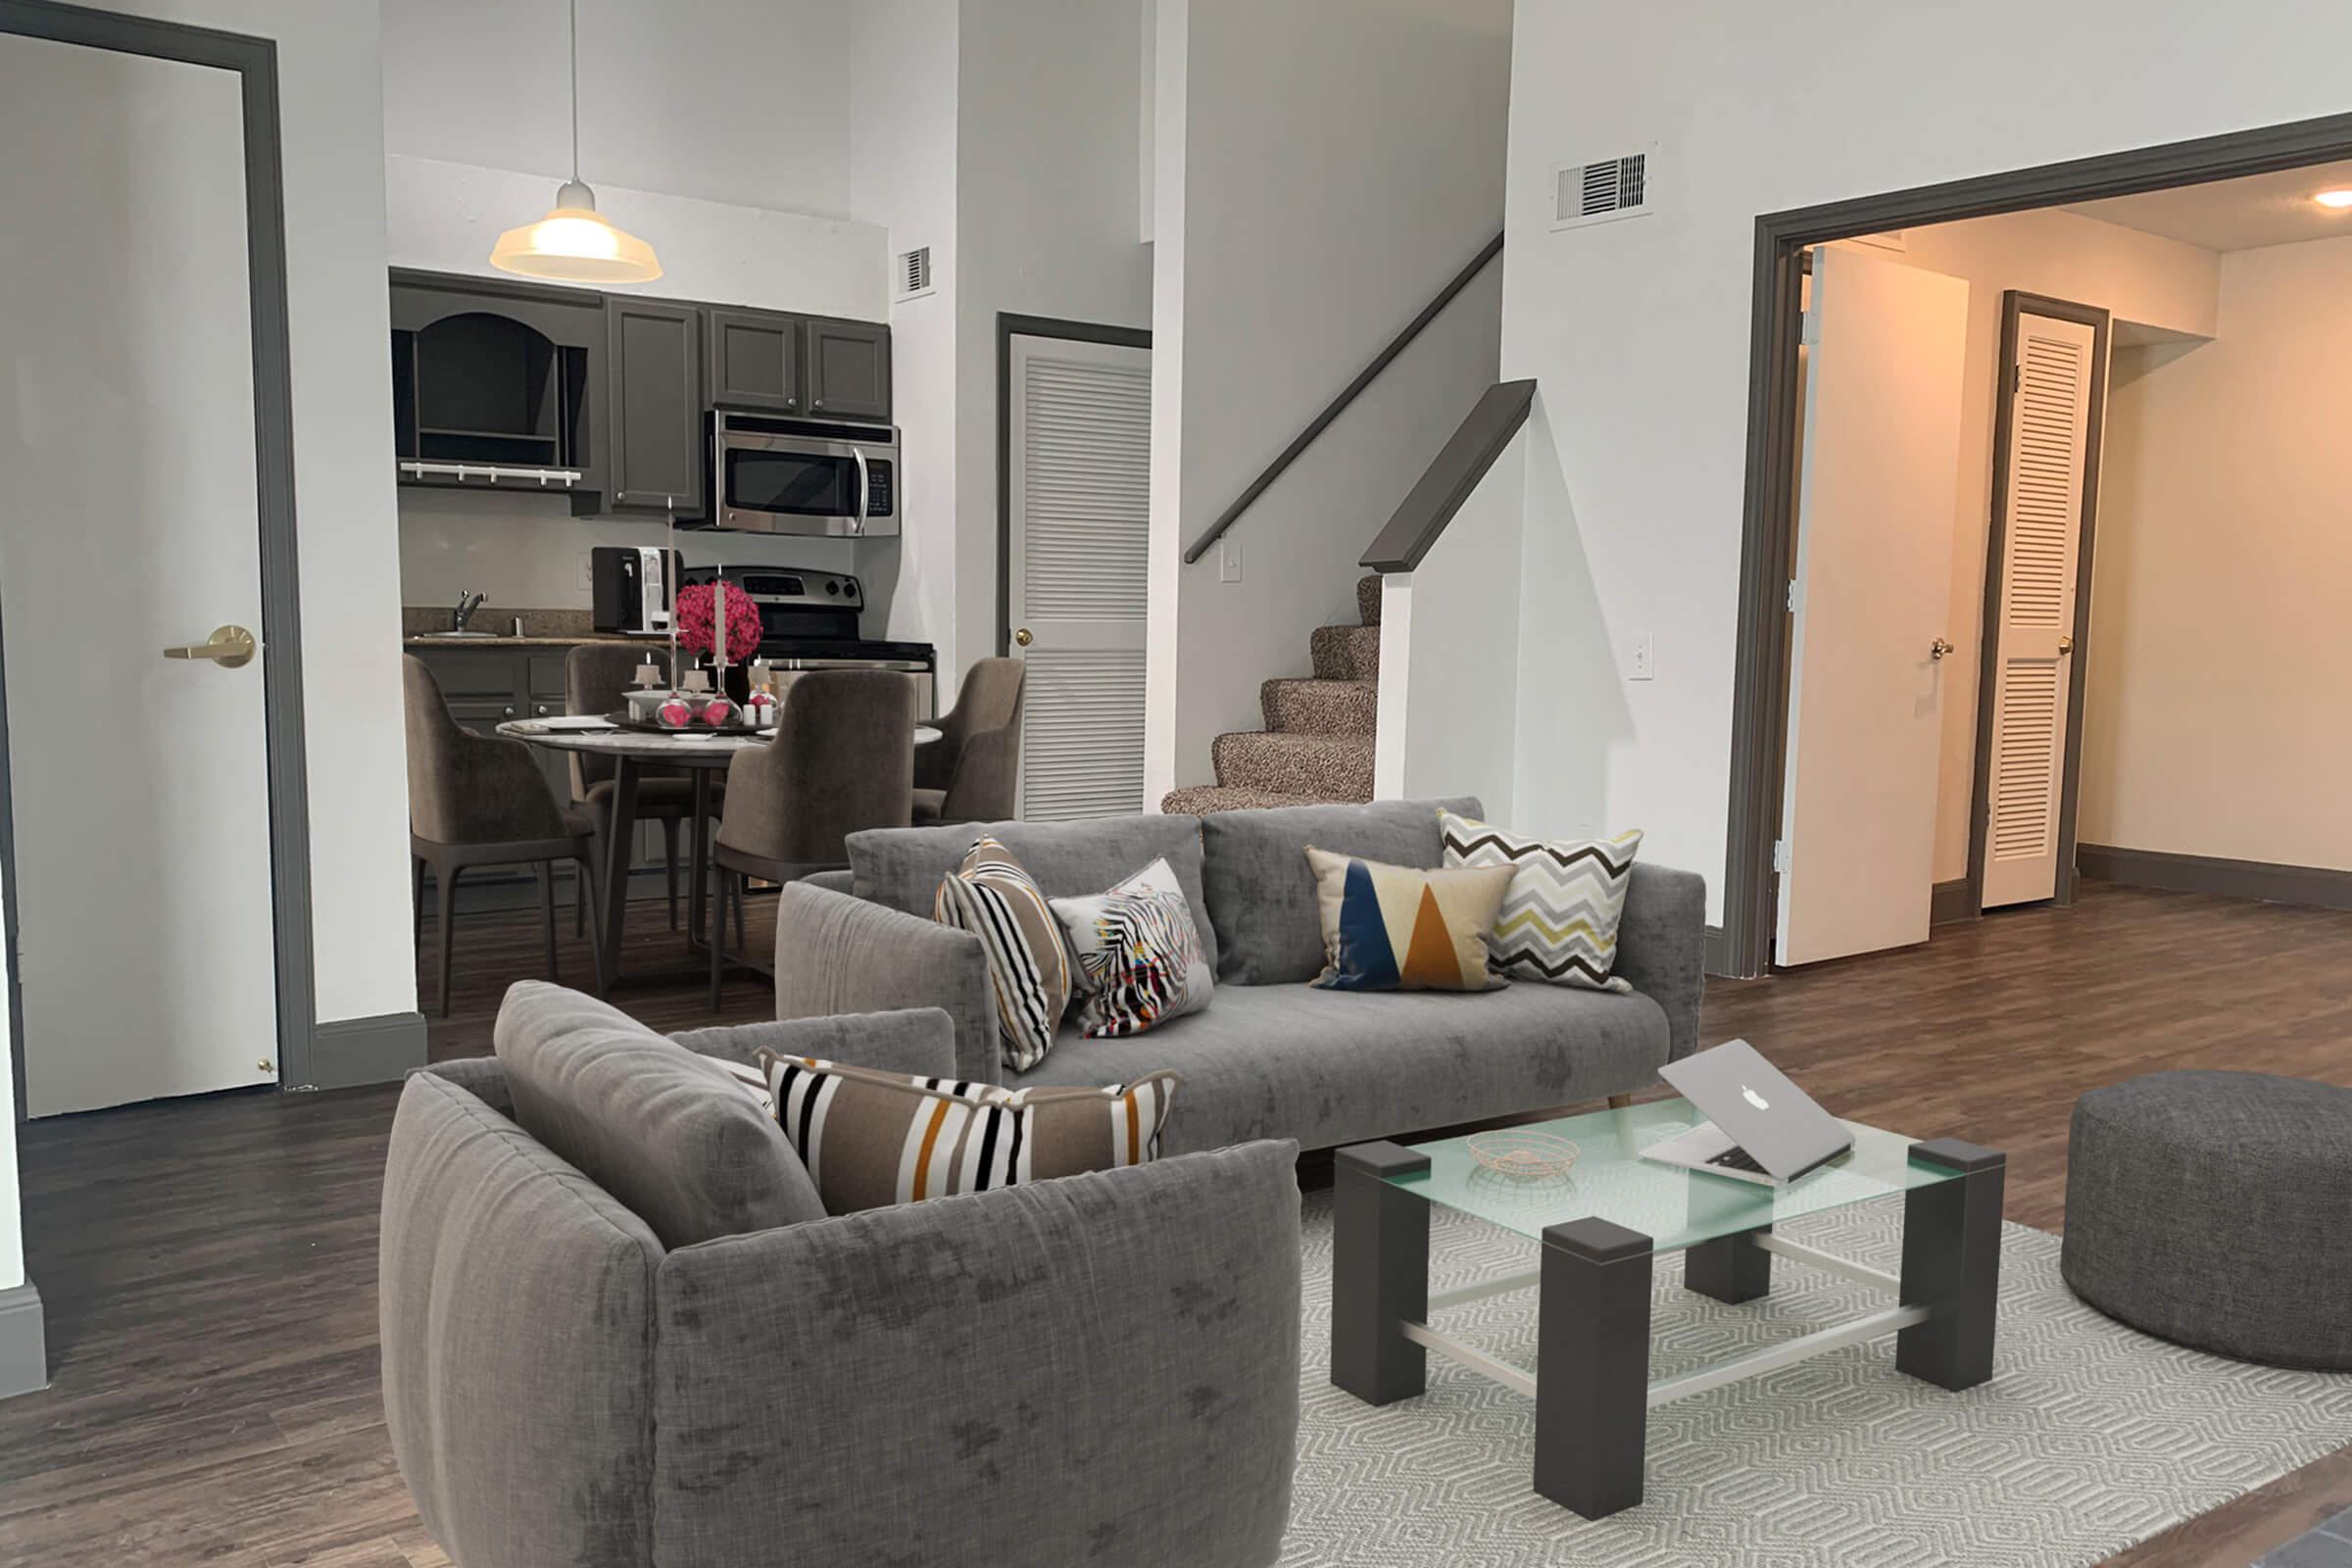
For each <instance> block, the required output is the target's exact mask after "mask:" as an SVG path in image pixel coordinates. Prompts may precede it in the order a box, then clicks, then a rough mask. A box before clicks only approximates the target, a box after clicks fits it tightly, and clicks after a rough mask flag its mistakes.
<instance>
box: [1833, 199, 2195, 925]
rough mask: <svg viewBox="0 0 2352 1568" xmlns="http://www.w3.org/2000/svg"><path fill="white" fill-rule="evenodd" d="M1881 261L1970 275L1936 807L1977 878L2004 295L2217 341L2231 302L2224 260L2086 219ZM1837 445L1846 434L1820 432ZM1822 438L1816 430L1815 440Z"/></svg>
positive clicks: (1962, 230)
mask: <svg viewBox="0 0 2352 1568" xmlns="http://www.w3.org/2000/svg"><path fill="white" fill-rule="evenodd" d="M1857 249H1859V250H1860V251H1861V252H1862V253H1863V254H1866V255H1869V256H1871V257H1874V258H1876V259H1878V260H1880V261H1887V262H1898V263H1901V264H1902V265H1904V266H1907V267H1917V268H1923V269H1925V270H1929V271H1932V272H1942V273H1944V274H1945V275H1947V276H1951V277H1958V278H1964V279H1966V280H1967V282H1968V285H1969V290H1968V340H1967V348H1966V361H1965V369H1964V371H1963V381H1962V385H1963V388H1964V391H1963V395H1962V400H1961V404H1960V476H1959V486H1958V490H1957V492H1956V494H1955V495H1954V497H1953V505H1952V592H1951V603H1950V608H1949V609H1948V611H1947V612H1946V618H1945V621H1944V624H1943V627H1942V628H1941V630H1940V632H1939V635H1941V636H1944V637H1948V638H1949V639H1951V641H1952V642H1953V643H1954V644H1956V645H1957V646H1958V648H1959V650H1960V651H1959V653H1958V654H1956V655H1954V656H1953V657H1951V658H1949V659H1946V660H1945V661H1944V662H1943V669H1944V688H1943V746H1942V757H1941V765H1940V767H1939V769H1938V777H1937V789H1936V871H1935V876H1936V881H1938V882H1948V881H1956V880H1958V879H1960V878H1962V877H1965V876H1966V875H1968V819H1969V813H1970V810H1971V808H1972V805H1973V803H1974V800H1975V790H1976V771H1975V769H1976V749H1977V674H1978V668H1979V666H1978V663H1977V661H1978V659H1979V658H1980V657H1981V655H1982V651H1983V642H1982V639H1983V635H1984V619H1985V527H1986V524H1987V523H1988V521H1989V520H1990V517H1991V515H1992V426H1993V418H1994V415H1995V411H1996V407H1997V401H1996V400H1997V393H1998V391H1999V379H2000V377H1999V370H1998V366H1999V362H2000V352H2001V295H2002V294H2003V292H2005V291H2006V290H2009V289H2020V290H2023V291H2025V292H2027V293H2030V294H2041V295H2046V296H2048V297H2050V298H2052V299H2061V300H2071V301H2074V302H2075V303H2077V304H2081V305H2101V306H2105V307H2106V308H2107V309H2108V310H2109V311H2111V312H2112V313H2114V316H2115V319H2117V320H2118V321H2130V322H2136V323H2138V324H2139V325H2142V326H2151V327H2156V328H2158V329H2160V330H2163V331H2166V332H2173V333H2185V334H2190V335H2193V336H2196V337H2211V336H2212V335H2213V330H2214V314H2215V311H2216V309H2217V307H2218V305H2219V302H2220V298H2221V258H2220V257H2219V256H2217V255H2215V254H2214V253H2213V252H2212V251H2208V250H2202V249H2199V248H2198V247H2197V246H2194V245H2184V244H2182V243H2180V241H2179V240H2172V239H2165V238H2162V237H2161V236H2158V235H2155V234H2146V233H2142V232H2141V231H2140V230H2138V229H2135V228H2125V227H2122V226H2121V225H2119V224H2116V223H2108V222H2102V221H2099V220H2097V219H2095V218H2084V217H2082V216H2080V215H2078V214H2075V213H2068V212H2060V211H2055V210H2052V211H2044V212H2034V213H2008V214H2003V215H2002V216H2000V217H1997V218H1976V219H1970V220H1968V221H1965V222H1959V223H1937V224H1933V225H1931V226H1928V227H1924V228H1914V229H1911V230H1909V231H1908V232H1907V233H1906V234H1905V235H1904V249H1902V250H1900V251H1890V250H1887V249H1884V248H1880V247H1875V246H1858V247H1857ZM1820 433H1821V434H1822V435H1823V436H1824V437H1827V438H1832V439H1834V438H1835V432H1834V431H1823V432H1820ZM1813 435H1814V432H1811V431H1808V432H1806V436H1807V439H1812V438H1813Z"/></svg>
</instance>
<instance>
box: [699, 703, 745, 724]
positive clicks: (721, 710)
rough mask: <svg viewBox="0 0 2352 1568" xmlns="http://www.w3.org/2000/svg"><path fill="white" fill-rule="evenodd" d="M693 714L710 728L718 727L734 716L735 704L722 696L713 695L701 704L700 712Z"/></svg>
mask: <svg viewBox="0 0 2352 1568" xmlns="http://www.w3.org/2000/svg"><path fill="white" fill-rule="evenodd" d="M695 716H696V717H698V718H700V719H701V720H702V721H703V722H704V723H706V724H708V725H710V726H711V728H712V729H719V728H722V727H724V726H725V724H726V722H727V720H729V719H731V718H733V717H734V716H735V705H734V704H733V703H730V702H728V701H727V700H726V699H725V698H724V697H713V698H711V701H709V702H707V703H705V704H704V705H703V711H702V712H700V713H698V714H697V715H695Z"/></svg>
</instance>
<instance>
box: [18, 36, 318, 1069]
mask: <svg viewBox="0 0 2352 1568" xmlns="http://www.w3.org/2000/svg"><path fill="white" fill-rule="evenodd" d="M0 33H13V34H17V35H19V36H23V37H27V38H42V39H47V40H50V41H52V42H56V43H70V44H78V45H81V46H83V47H86V48H91V49H110V50H114V51H116V52H117V53H121V54H133V55H144V56H148V57H150V58H153V59H158V60H176V61H179V62H181V63H183V64H186V65H192V66H211V67H214V68H217V69H219V70H222V71H233V72H235V73H237V76H238V80H239V83H240V86H241V90H242V95H243V107H244V117H245V250H246V272H247V277H248V282H249V284H250V287H251V290H252V295H253V306H252V323H253V328H252V329H253V440H254V458H255V477H256V479H257V481H258V484H259V495H260V513H261V517H260V521H261V528H260V538H259V541H258V543H259V549H260V560H261V580H262V643H263V646H264V647H265V648H266V649H267V650H268V652H269V657H268V658H267V659H265V660H264V661H263V665H262V673H263V694H262V699H263V708H264V711H265V714H266V718H267V723H268V728H269V759H268V764H267V765H268V771H269V780H270V884H271V886H270V892H271V904H272V907H273V909H274V915H273V925H274V933H273V935H274V947H275V953H276V966H277V1052H276V1054H277V1073H278V1083H279V1085H280V1087H284V1088H302V1087H307V1086H308V1085H310V1083H311V1082H312V1077H311V1074H312V1034H313V1029H314V1025H315V1022H316V1005H317V1001H316V998H317V993H316V987H315V983H314V976H313V972H312V967H311V840H310V788H309V781H308V773H307V771H306V753H305V746H304V738H303V720H302V607H301V595H300V574H299V570H298V558H297V555H296V551H295V526H294V393H293V371H292V360H291V349H290V347H289V340H288V334H287V327H286V221H285V181H284V173H283V170H282V168H281V162H280V158H279V134H278V102H277V45H276V44H275V43H274V42H273V41H271V40H270V39H268V38H249V37H246V36H244V35H242V34H239V33H233V32H221V31H218V30H216V29H214V28H211V27H194V26H189V25H185V24H183V23H176V22H156V21H152V20H150V19H148V18H145V17H130V16H123V15H122V14H120V13H118V12H112V11H92V10H88V9H86V8H84V7H81V6H68V5H56V4H52V3H50V0H0ZM6 742H7V731H6V729H5V711H0V750H5V747H6ZM5 782H6V778H5V774H0V787H4V786H5ZM11 823H12V817H11V815H10V806H9V799H8V797H7V796H6V795H5V794H4V793H0V862H4V863H5V864H6V865H7V867H8V875H9V877H10V884H11V885H10V895H11V896H10V899H9V912H10V915H11V917H12V918H14V916H15V915H16V912H17V904H16V899H15V897H14V893H15V888H14V877H15V870H14V866H15V856H14V853H13V851H14V846H15V839H14V834H13V828H12V826H11ZM8 971H9V1005H10V1008H11V1013H10V1022H11V1024H12V1026H14V1025H21V1023H22V1015H21V1012H20V1011H19V1010H18V1009H19V1008H20V1005H21V1004H20V1000H19V992H18V980H17V960H16V945H15V943H14V942H13V941H12V942H11V943H10V944H9V950H8ZM12 1038H14V1039H22V1035H21V1034H18V1035H13V1036H12ZM14 1054H18V1055H21V1054H22V1053H21V1052H19V1053H14ZM17 1066H18V1071H19V1074H20V1078H19V1085H18V1088H19V1099H18V1108H19V1112H20V1114H22V1111H23V1107H24V1100H23V1082H22V1071H23V1064H22V1062H21V1061H20V1062H19V1063H18V1064H17Z"/></svg>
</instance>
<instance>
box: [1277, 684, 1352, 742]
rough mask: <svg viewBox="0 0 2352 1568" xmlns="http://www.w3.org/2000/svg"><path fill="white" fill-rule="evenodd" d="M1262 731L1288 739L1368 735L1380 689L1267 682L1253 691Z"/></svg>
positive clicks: (1341, 685) (1344, 685) (1349, 685)
mask: <svg viewBox="0 0 2352 1568" xmlns="http://www.w3.org/2000/svg"><path fill="white" fill-rule="evenodd" d="M1257 706H1258V709H1259V711H1262V712H1263V713H1264V714H1265V715H1266V728H1268V729H1270V730H1275V731H1278V732H1280V733H1284V734H1292V735H1369V734H1371V733H1372V729H1373V721H1374V719H1375V718H1376V717H1377V716H1378V714H1379V711H1380V688H1379V687H1378V686H1375V685H1374V684H1372V682H1370V681H1368V680H1270V681H1267V682H1266V683H1265V684H1264V685H1263V686H1260V687H1259V688H1258V689H1257Z"/></svg>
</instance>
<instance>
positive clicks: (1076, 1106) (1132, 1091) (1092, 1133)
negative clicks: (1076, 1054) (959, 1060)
mask: <svg viewBox="0 0 2352 1568" xmlns="http://www.w3.org/2000/svg"><path fill="white" fill-rule="evenodd" d="M760 1071H761V1072H763V1073H765V1074H766V1075H767V1084H768V1092H769V1095H770V1097H771V1099H772V1100H773V1102H774V1103H775V1106H776V1120H777V1121H778V1122H779V1123H780V1124H781V1125H782V1127H783V1129H784V1134H785V1136H786V1137H787V1138H789V1139H791V1140H792V1144H793V1147H794V1148H795V1149H797V1150H799V1151H800V1152H801V1153H802V1155H803V1157H804V1158H805V1159H806V1160H807V1162H808V1169H809V1176H810V1178H811V1179H812V1180H813V1181H814V1182H815V1183H816V1190H817V1192H818V1193H819V1194H820V1195H822V1197H823V1199H824V1203H825V1207H826V1209H827V1210H829V1211H830V1212H832V1213H835V1214H850V1213H855V1212H857V1211H858V1210H859V1209H864V1208H887V1207H889V1206H891V1205H892V1204H894V1203H915V1202H920V1201H923V1200H924V1199H927V1198H954V1197H956V1196H958V1195H960V1194H964V1193H981V1192H988V1191H990V1190H992V1189H995V1188H1000V1187H1017V1186H1019V1185H1021V1184H1022V1183H1024V1182H1033V1181H1046V1180H1049V1179H1051V1178H1053V1177H1056V1176H1076V1175H1079V1174H1081V1173H1082V1172H1085V1171H1091V1170H1112V1169H1116V1168H1117V1167H1119V1166H1122V1165H1143V1164H1149V1163H1150V1162H1151V1161H1152V1159H1154V1158H1156V1157H1157V1156H1158V1153H1159V1131H1160V1128H1161V1126H1162V1125H1163V1124H1165V1122H1166V1121H1167V1118H1168V1103H1169V1100H1170V1097H1172V1096H1173V1095H1174V1094H1175V1092H1176V1083H1177V1079H1176V1075H1175V1074H1173V1073H1165V1072H1162V1073H1149V1074H1146V1075H1144V1076H1143V1077H1142V1078H1140V1079H1138V1080H1137V1081H1136V1082H1134V1083H1128V1084H1112V1085H1110V1086H1109V1087H1107V1088H1103V1089H1095V1088H1075V1087H1073V1088H1061V1087H1056V1086H1038V1087H1035V1088H1030V1089H1023V1090H1012V1089H1005V1088H1001V1087H1000V1086H998V1085H996V1084H975V1083H971V1082H969V1081H960V1080H956V1079H948V1078H920V1077H915V1078H910V1077H905V1076H902V1075H900V1074H898V1073H887V1072H872V1071H869V1070H867V1069H866V1068H863V1067H847V1066H843V1065H842V1064H841V1063H839V1062H833V1061H823V1060H819V1059H818V1058H816V1057H813V1056H787V1055H779V1054H777V1053H775V1052H772V1051H762V1052H760Z"/></svg>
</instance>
